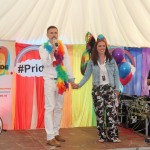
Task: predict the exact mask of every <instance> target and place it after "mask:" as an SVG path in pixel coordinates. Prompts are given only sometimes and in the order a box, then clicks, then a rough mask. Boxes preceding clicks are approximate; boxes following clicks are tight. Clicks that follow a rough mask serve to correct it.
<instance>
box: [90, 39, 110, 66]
mask: <svg viewBox="0 0 150 150" xmlns="http://www.w3.org/2000/svg"><path fill="white" fill-rule="evenodd" d="M101 41H103V40H97V42H96V43H95V45H94V48H93V51H92V56H91V60H92V61H93V63H94V65H98V64H97V60H98V59H99V56H98V51H97V45H98V43H99V42H101ZM103 42H104V41H103ZM105 44H106V43H105ZM105 56H106V61H109V62H110V61H111V60H112V56H111V55H110V53H109V51H108V47H107V45H106V50H105Z"/></svg>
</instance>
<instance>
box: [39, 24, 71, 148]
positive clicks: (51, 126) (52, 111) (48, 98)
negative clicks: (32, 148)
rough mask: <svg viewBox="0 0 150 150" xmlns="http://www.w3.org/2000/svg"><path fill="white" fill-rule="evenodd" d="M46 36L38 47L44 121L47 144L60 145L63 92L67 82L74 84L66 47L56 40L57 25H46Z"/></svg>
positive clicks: (61, 139)
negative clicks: (43, 98)
mask: <svg viewBox="0 0 150 150" xmlns="http://www.w3.org/2000/svg"><path fill="white" fill-rule="evenodd" d="M47 37H48V39H49V40H48V41H47V42H46V43H44V44H43V45H42V46H40V48H39V54H40V57H41V60H42V64H43V66H44V69H43V78H44V94H45V106H44V107H45V114H44V115H45V118H44V122H45V130H46V134H47V144H48V145H51V146H57V147H60V146H61V145H60V142H65V139H64V138H63V137H62V136H60V134H59V129H60V122H61V116H62V105H63V94H64V92H65V91H66V90H67V88H68V82H70V83H71V84H74V76H73V73H72V68H71V64H70V62H69V56H68V52H67V48H66V47H65V46H64V45H63V44H62V42H61V41H59V40H58V29H57V27H55V26H50V27H48V28H47Z"/></svg>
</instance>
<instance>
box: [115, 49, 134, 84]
mask: <svg viewBox="0 0 150 150" xmlns="http://www.w3.org/2000/svg"><path fill="white" fill-rule="evenodd" d="M125 54H127V55H128V54H129V53H128V52H126V50H123V49H122V48H116V49H114V50H113V51H112V56H113V57H114V59H115V60H116V63H117V65H118V70H119V76H120V82H121V84H122V85H126V84H127V83H129V82H130V81H131V79H132V76H133V74H134V73H135V63H133V64H134V66H133V65H132V64H131V63H129V62H126V59H125ZM133 61H134V60H133V59H132V62H133Z"/></svg>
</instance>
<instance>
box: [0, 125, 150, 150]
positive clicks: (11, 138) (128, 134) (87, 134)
mask: <svg viewBox="0 0 150 150" xmlns="http://www.w3.org/2000/svg"><path fill="white" fill-rule="evenodd" d="M60 132H61V134H62V135H63V136H64V137H65V138H66V142H64V143H61V147H59V148H56V147H52V146H48V145H47V144H46V134H45V130H44V129H36V130H18V131H14V130H9V131H6V132H2V134H1V135H0V149H1V150H51V149H56V150H150V144H148V143H146V142H145V135H143V134H137V133H135V132H134V131H132V129H125V128H122V127H119V135H120V139H121V143H111V142H107V143H106V142H105V143H99V142H98V136H97V133H96V127H78V128H63V129H61V130H60Z"/></svg>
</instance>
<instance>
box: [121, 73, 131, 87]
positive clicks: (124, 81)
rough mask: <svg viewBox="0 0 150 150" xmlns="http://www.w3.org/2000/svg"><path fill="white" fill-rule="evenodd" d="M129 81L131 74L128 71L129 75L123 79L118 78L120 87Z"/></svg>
mask: <svg viewBox="0 0 150 150" xmlns="http://www.w3.org/2000/svg"><path fill="white" fill-rule="evenodd" d="M131 79H132V72H131V71H130V73H129V74H128V75H127V76H126V77H125V78H124V79H122V78H121V77H120V82H121V84H122V85H126V84H127V83H129V82H130V80H131Z"/></svg>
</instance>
